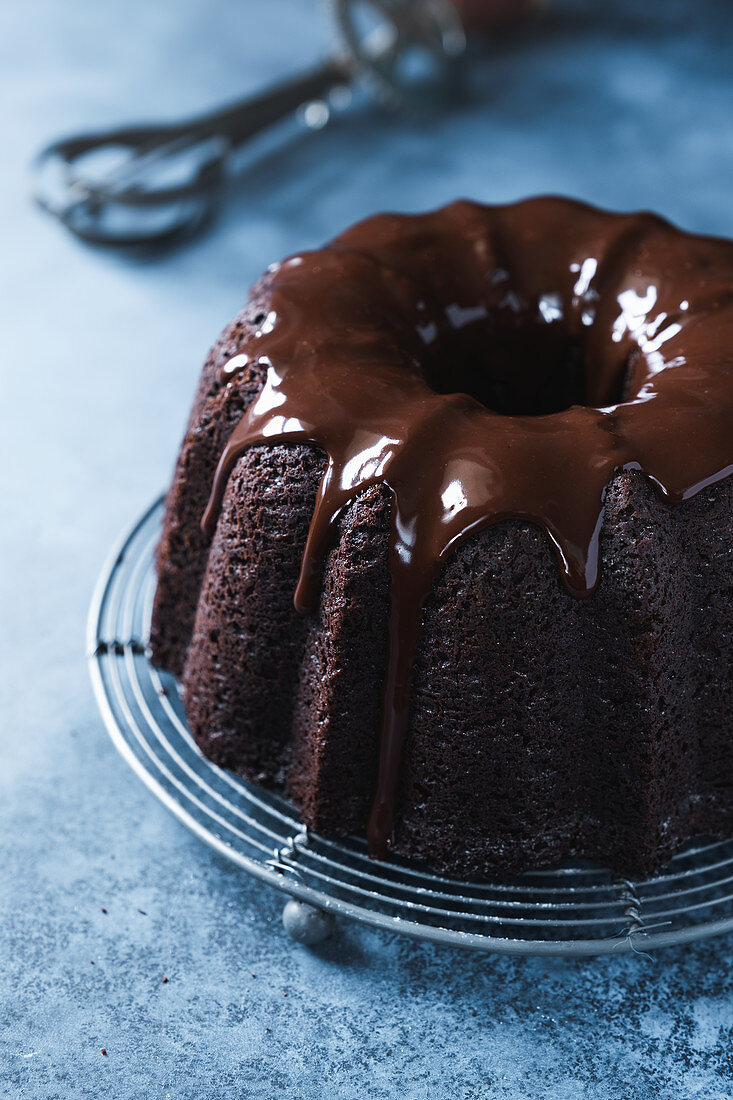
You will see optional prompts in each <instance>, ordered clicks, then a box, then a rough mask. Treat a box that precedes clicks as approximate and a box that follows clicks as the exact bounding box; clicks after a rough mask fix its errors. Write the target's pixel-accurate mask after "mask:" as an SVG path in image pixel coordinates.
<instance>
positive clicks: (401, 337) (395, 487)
mask: <svg viewBox="0 0 733 1100" xmlns="http://www.w3.org/2000/svg"><path fill="white" fill-rule="evenodd" d="M253 360H254V361H256V363H257V365H258V366H259V368H260V369H261V370H262V371H266V379H265V382H264V386H263V388H262V389H261V391H260V393H259V396H258V397H257V398H256V400H255V401H254V402H253V403H252V404H251V405H250V406H249V408H248V409H247V411H246V413H245V415H244V416H243V418H242V420H241V421H240V423H239V425H238V426H237V428H236V429H235V431H234V433H233V434H232V436H231V438H230V439H229V441H228V443H227V445H226V448H225V450H224V453H223V454H222V456H221V459H220V462H219V466H218V469H217V473H216V477H215V481H214V486H213V489H212V494H211V499H210V502H209V506H208V509H207V512H206V515H205V517H204V520H203V523H204V527H205V529H206V530H207V531H209V532H212V531H213V528H214V526H215V524H216V519H217V515H218V511H219V508H220V506H221V502H222V498H223V495H224V491H225V488H226V484H227V480H228V477H229V474H230V472H231V470H232V468H233V467H234V465H235V463H236V461H237V459H238V458H239V457H240V455H241V454H242V452H243V451H244V450H245V449H246V448H247V447H250V446H252V445H253V444H262V443H273V444H274V443H309V444H314V445H316V446H317V447H319V448H321V449H322V450H323V451H324V452H325V454H326V456H327V466H326V470H325V473H324V475H323V479H322V481H321V485H320V488H319V491H318V496H317V499H316V502H315V507H314V511H313V518H312V521H311V525H310V531H309V534H308V539H307V544H306V547H305V552H304V554H303V559H302V567H301V573H300V579H299V582H298V586H297V589H296V592H295V606H296V608H297V609H298V611H301V612H308V611H310V610H312V609H313V608H314V607H315V605H316V603H317V600H318V592H319V583H320V577H321V571H322V567H323V563H324V558H325V555H326V553H327V552H328V549H329V547H330V545H331V542H332V540H333V538H334V536H335V532H336V526H337V523H338V519H339V516H340V515H341V514H342V512H343V510H344V509H345V508H346V507H347V506H348V504H349V503H350V502H351V501H353V500H354V498H355V497H356V496H357V495H358V494H359V493H361V492H363V491H364V490H365V489H367V488H368V487H369V486H372V485H386V486H387V487H388V488H389V490H390V491H391V494H392V509H391V532H390V561H389V565H390V571H391V611H390V638H389V659H388V668H387V676H386V682H385V688H384V709H383V719H382V729H381V738H380V750H379V765H378V778H377V790H376V794H375V797H374V802H373V806H372V811H371V816H370V819H369V825H368V836H369V845H370V851H371V853H372V854H373V855H375V856H382V857H383V856H384V855H385V854H386V852H387V851H388V848H389V844H390V840H391V837H392V835H393V830H394V813H395V799H396V793H397V787H398V780H399V768H400V758H401V753H402V745H403V741H404V738H405V732H406V729H407V725H408V718H409V704H410V682H411V672H412V665H413V660H414V657H415V653H416V649H417V646H418V643H419V637H420V620H421V608H422V605H423V603H424V601H425V599H426V597H427V596H428V594H429V593H430V591H431V588H432V585H433V582H434V580H435V577H436V574H437V573H438V571H439V569H440V567H441V564H442V562H443V561H444V560H445V558H446V556H447V555H448V554H450V553H451V551H452V550H453V549H454V548H455V547H456V546H457V545H458V544H459V543H460V542H461V541H462V540H463V539H465V538H466V537H467V536H468V535H469V534H470V533H471V532H473V531H478V530H479V529H480V528H483V527H486V526H487V525H489V524H492V523H495V522H497V521H499V520H503V519H508V518H511V519H518V520H523V521H528V522H530V523H534V524H538V525H539V526H540V527H541V528H543V529H544V530H545V531H546V533H547V535H548V536H549V538H550V540H551V541H552V544H553V545H554V548H555V551H556V554H557V558H558V563H559V569H560V575H561V577H562V580H563V582H564V584H565V586H566V588H567V590H568V591H569V592H570V593H571V594H572V595H573V596H575V597H578V598H584V597H587V596H589V595H590V594H591V593H592V592H593V590H594V588H595V586H596V585H597V583H598V579H599V537H600V530H601V524H602V517H603V501H604V495H605V491H606V487H607V486H608V484H609V482H610V480H611V478H612V477H613V475H614V473H615V472H616V471H618V470H624V469H626V470H629V469H633V470H639V471H641V472H642V473H643V474H644V475H645V476H646V477H648V478H649V479H651V480H652V481H653V483H654V484H655V485H656V487H657V489H658V490H659V491H660V492H661V493H662V494H663V495H664V496H665V497H667V498H668V499H669V500H671V501H675V502H681V501H684V500H687V499H688V498H690V497H692V496H694V495H695V494H696V493H697V492H698V491H699V490H701V489H702V488H704V487H705V486H708V485H711V484H713V483H714V482H716V481H718V480H720V479H721V478H723V477H725V476H726V475H728V474H730V473H731V471H733V244H732V243H730V242H726V241H722V240H716V239H712V238H702V237H694V236H691V235H688V234H685V233H682V232H681V231H679V230H677V229H675V228H673V227H672V226H670V225H669V224H668V223H666V222H664V221H662V220H661V219H659V218H657V217H654V216H653V215H650V214H640V215H617V214H608V213H605V212H603V211H599V210H596V209H594V208H591V207H588V206H585V205H583V204H580V203H575V202H571V201H569V200H564V199H556V198H546V199H533V200H528V201H526V202H522V203H517V204H515V205H512V206H505V207H486V206H480V205H477V204H474V203H468V202H459V203H455V204H453V205H452V206H449V207H446V208H445V209H443V210H440V211H438V212H436V213H431V214H426V215H419V216H396V215H383V216H378V217H373V218H370V219H369V220H367V221H365V222H363V223H361V224H359V225H357V226H355V227H354V228H353V229H350V230H348V231H347V232H346V233H344V234H343V235H342V236H340V237H338V238H336V240H335V241H333V242H332V243H331V244H330V245H329V246H327V247H326V248H324V249H322V250H320V251H316V252H310V253H307V254H304V255H302V256H295V257H293V258H291V259H290V260H286V261H285V262H284V263H283V264H282V265H281V266H279V267H278V268H276V269H274V275H273V279H272V289H271V301H270V308H269V313H268V315H267V317H266V319H265V321H264V323H263V325H262V327H261V329H260V331H259V332H258V334H257V336H256V338H252V339H251V340H249V342H248V343H247V344H246V345H245V346H243V347H242V349H241V351H240V353H239V354H238V355H237V356H235V357H234V358H233V359H231V360H230V361H229V362H228V363H227V364H226V365H225V366H224V368H223V370H222V382H224V381H227V382H228V383H229V384H236V380H237V376H238V374H239V373H240V372H241V371H242V370H243V368H246V367H248V365H249V364H250V362H251V361H253Z"/></svg>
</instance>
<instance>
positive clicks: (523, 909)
mask: <svg viewBox="0 0 733 1100" xmlns="http://www.w3.org/2000/svg"><path fill="white" fill-rule="evenodd" d="M162 511H163V501H162V498H161V499H160V500H157V501H156V502H155V504H153V505H152V507H151V508H150V509H149V510H148V511H147V512H146V513H145V515H143V516H142V517H141V519H140V520H139V521H138V522H137V523H136V524H135V526H134V527H133V528H132V530H131V531H129V532H128V533H127V534H125V536H124V537H123V539H122V540H121V541H120V543H119V545H118V546H117V547H116V548H115V550H114V552H113V553H112V555H111V557H110V559H109V561H108V563H107V565H106V566H105V568H104V570H103V572H102V574H101V576H100V578H99V581H98V584H97V588H96V591H95V594H94V598H93V601H92V606H91V609H90V614H89V627H88V652H89V661H90V666H91V675H92V682H93V684H94V690H95V693H96V696H97V701H98V703H99V706H100V708H101V711H102V714H103V717H104V721H105V723H106V725H107V728H108V730H109V733H110V735H111V737H112V740H113V741H114V743H115V745H116V746H117V748H118V749H119V751H120V752H121V754H122V755H123V756H124V758H125V759H126V760H127V762H128V763H129V764H130V765H131V766H132V768H133V769H134V770H135V771H136V772H137V774H138V775H139V776H140V778H141V779H142V780H143V782H144V783H145V784H146V785H147V786H148V787H149V788H150V790H151V791H153V793H154V794H155V795H157V797H158V798H159V799H160V800H161V801H162V802H163V803H164V805H166V806H167V807H168V809H169V810H171V811H172V812H173V813H174V814H175V815H176V817H178V818H179V819H180V820H181V821H182V822H183V823H184V824H185V825H187V826H188V827H189V828H190V829H191V830H193V832H194V833H196V835H197V836H199V837H201V839H202V840H205V841H206V842H207V843H208V844H210V845H211V846H212V848H214V849H216V851H218V852H219V853H220V854H221V855H223V856H226V857H227V858H228V859H230V860H232V862H233V863H235V864H237V865H238V866H239V867H241V868H243V869H244V870H245V871H247V872H248V873H249V874H252V875H255V876H256V877H257V878H259V879H262V880H263V881H265V882H267V883H269V884H270V885H271V886H274V887H276V888H277V889H279V890H281V891H283V892H284V893H285V894H289V895H291V897H292V898H294V899H297V900H296V902H295V903H293V902H292V901H291V902H290V903H289V905H288V906H286V912H285V919H286V927H289V930H290V931H291V932H293V934H294V935H295V937H296V938H302V939H305V940H306V942H315V940H316V939H318V938H322V936H323V935H325V933H326V932H327V931H328V927H329V920H330V918H329V914H333V915H337V916H339V915H340V916H343V917H348V918H352V919H354V920H357V921H361V922H362V923H364V924H370V925H374V926H376V927H379V928H383V929H387V930H389V931H392V932H400V933H402V934H405V935H409V936H413V937H415V938H416V939H424V940H431V941H433V942H436V943H444V944H452V945H455V946H460V947H467V948H473V949H474V950H480V951H498V952H504V953H513V954H522V955H598V954H604V953H608V952H612V951H644V950H648V949H650V948H655V947H663V946H668V945H671V944H678V943H684V942H686V941H689V940H694V939H698V938H700V937H703V936H712V935H716V934H719V933H722V932H726V931H731V930H733V839H731V840H728V841H721V842H715V843H704V842H698V843H696V844H695V845H694V846H692V847H689V848H688V849H687V850H686V851H684V852H683V853H681V854H680V855H678V856H676V857H675V859H673V860H672V862H671V863H670V864H669V865H668V867H667V868H666V869H665V870H664V871H663V872H662V873H660V874H658V875H656V876H655V877H654V878H651V879H648V880H646V881H632V880H630V879H619V878H617V877H614V876H613V875H612V874H611V873H610V872H608V871H604V870H603V869H601V868H598V867H596V866H593V865H585V866H565V867H561V868H556V869H553V870H549V871H541V872H531V873H528V874H524V875H521V876H519V877H516V878H512V879H504V878H497V879H496V880H495V881H489V882H483V881H482V882H465V881H459V880H453V879H449V878H445V877H441V876H438V875H434V874H431V873H429V872H427V871H425V870H422V869H421V868H419V867H417V866H414V865H412V864H408V863H406V862H397V861H393V862H384V863H382V862H379V863H376V862H373V861H371V860H370V859H369V858H368V856H367V853H366V847H365V844H364V843H362V842H361V841H359V840H349V841H346V842H334V841H329V840H326V839H324V838H323V837H319V836H315V835H313V834H311V833H309V832H308V830H307V829H306V828H305V827H304V826H303V824H302V823H301V822H300V821H299V819H298V817H297V814H296V813H295V811H294V810H293V808H292V807H291V806H290V805H289V804H288V803H287V802H285V801H284V800H283V799H282V798H280V797H278V796H277V795H275V794H272V793H270V792H267V791H264V790H262V789H260V788H258V787H254V786H252V785H250V784H249V783H247V782H245V781H244V780H243V779H241V778H240V777H239V776H236V775H233V774H231V773H230V772H226V771H223V770H222V769H221V768H218V767H216V766H215V765H214V764H212V763H210V761H208V760H207V759H206V758H205V757H204V756H203V755H202V754H201V753H200V752H199V750H198V748H197V746H196V744H195V742H194V741H193V739H192V738H191V736H190V734H189V732H188V730H187V728H186V720H185V716H184V712H183V706H182V703H181V698H180V695H179V691H178V686H177V684H176V681H175V680H174V679H173V678H172V677H171V676H167V675H165V674H162V673H160V672H159V671H158V670H156V669H155V668H153V666H152V665H151V663H150V661H149V658H148V653H147V639H148V633H149V624H150V613H151V608H152V601H153V594H154V591H155V571H154V551H155V545H156V543H157V540H158V536H159V533H160V524H161V519H162ZM298 909H300V916H301V917H303V915H304V914H305V916H306V917H307V916H308V915H310V916H311V917H316V918H318V917H321V918H322V919H321V924H320V926H319V925H318V921H317V920H316V926H315V933H313V934H312V935H311V938H310V941H309V940H308V932H307V930H306V934H305V935H301V936H299V935H298V927H299V923H298V912H297V910H298ZM288 916H290V917H291V918H292V917H293V916H295V921H294V922H293V920H292V919H291V920H290V922H288V919H287V918H288ZM306 925H307V922H306ZM300 927H301V931H302V921H301V923H300ZM312 931H313V926H311V932H312Z"/></svg>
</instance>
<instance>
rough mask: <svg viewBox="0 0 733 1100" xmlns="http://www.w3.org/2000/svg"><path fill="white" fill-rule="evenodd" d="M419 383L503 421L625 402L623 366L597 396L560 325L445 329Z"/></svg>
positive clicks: (576, 347)
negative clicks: (462, 396)
mask: <svg viewBox="0 0 733 1100" xmlns="http://www.w3.org/2000/svg"><path fill="white" fill-rule="evenodd" d="M423 372H424V375H425V380H426V381H427V383H428V385H429V386H430V387H431V389H433V390H435V391H436V393H445V394H449V393H466V394H468V395H469V396H470V397H473V398H474V400H476V401H478V402H480V404H482V405H484V406H485V407H486V408H487V409H491V411H492V412H495V413H500V414H502V415H504V416H547V415H549V414H551V413H557V412H563V411H564V410H565V409H569V408H570V407H571V406H572V405H603V406H605V405H613V404H618V402H620V401H622V400H624V394H625V391H626V389H627V384H626V375H627V371H626V369H625V365H622V366H621V367H620V369H619V372H618V377H617V378H613V379H611V380H610V381H609V383H608V384H606V385H605V386H604V387H603V388H604V391H605V392H600V391H599V389H598V386H597V385H594V384H593V381H594V379H593V376H594V373H595V372H594V370H593V363H592V362H589V361H588V359H587V357H586V353H585V349H584V347H583V344H582V343H581V341H580V340H579V339H577V337H575V336H572V335H571V334H570V333H568V332H567V330H566V328H565V326H564V325H562V324H537V323H536V322H535V323H530V322H525V323H523V324H522V323H514V324H511V323H506V322H503V321H502V320H498V321H497V319H496V318H491V317H488V318H485V319H483V320H482V321H481V322H480V323H479V324H474V325H470V326H466V327H465V328H463V329H460V330H458V329H456V328H451V329H449V330H447V331H446V332H445V333H444V334H442V336H441V337H440V338H438V339H437V340H436V341H435V342H434V343H433V344H432V345H431V346H430V347H429V348H428V349H427V355H426V357H425V359H424V360H423Z"/></svg>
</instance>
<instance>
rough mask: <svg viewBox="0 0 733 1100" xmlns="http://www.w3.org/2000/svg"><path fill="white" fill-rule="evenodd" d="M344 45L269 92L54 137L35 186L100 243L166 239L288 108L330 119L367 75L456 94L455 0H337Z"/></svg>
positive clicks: (190, 223) (402, 89) (210, 197)
mask: <svg viewBox="0 0 733 1100" xmlns="http://www.w3.org/2000/svg"><path fill="white" fill-rule="evenodd" d="M330 7H331V10H332V13H333V16H334V19H335V21H336V25H337V27H338V30H339V32H340V39H341V49H340V50H339V51H338V52H337V53H336V54H334V55H333V56H332V57H329V58H327V59H326V60H325V61H324V62H323V63H322V64H321V65H319V66H318V67H317V68H315V69H312V70H310V71H308V72H305V73H302V74H300V75H298V76H295V77H293V78H292V79H290V80H287V81H284V82H283V83H280V84H277V85H276V86H275V87H273V88H271V89H270V90H268V91H265V92H263V93H261V94H259V95H255V96H252V97H249V98H247V99H244V100H241V101H239V102H237V103H233V104H231V105H230V106H227V107H224V108H220V109H217V110H215V111H212V112H210V113H208V114H205V115H201V116H199V117H197V118H191V119H186V120H184V121H183V122H178V123H173V124H156V125H142V126H124V127H120V128H119V129H115V130H110V131H106V132H104V133H97V134H81V135H77V136H74V137H69V138H65V139H62V140H60V141H56V142H54V143H53V144H51V145H49V146H47V147H46V148H45V149H44V150H43V151H42V152H41V153H40V155H39V156H38V158H37V159H36V161H35V164H34V176H35V197H36V200H37V202H38V203H39V204H40V205H41V206H42V207H43V209H44V210H46V211H48V213H50V214H52V215H54V217H56V218H58V219H59V221H61V222H62V223H63V224H64V225H65V226H66V227H67V228H68V229H69V230H71V232H73V233H74V234H76V236H78V237H81V238H82V239H83V240H85V241H89V242H91V243H94V244H101V245H111V246H117V247H142V246H147V247H153V248H154V247H161V246H165V245H167V244H170V243H173V242H175V241H177V240H178V239H180V238H182V237H184V236H188V235H190V234H192V233H193V232H195V231H196V230H198V229H199V228H200V227H201V226H202V225H203V224H204V223H205V222H206V221H207V220H208V219H209V218H210V217H211V215H212V214H213V213H214V211H215V209H216V207H217V205H218V203H219V202H220V200H221V197H222V191H223V188H224V185H225V183H226V182H227V180H228V179H229V178H230V176H231V173H232V161H233V156H234V154H235V152H236V151H237V150H238V149H240V148H241V147H242V146H243V145H244V144H245V143H246V142H248V141H249V140H250V139H251V138H253V137H254V136H255V135H258V134H261V133H262V132H263V131H265V130H267V129H269V128H270V127H272V126H273V125H274V124H275V123H277V122H280V121H281V120H283V119H286V118H288V117H295V118H297V119H298V120H299V121H300V122H301V123H302V124H304V125H305V126H306V127H311V128H320V127H321V126H322V125H324V124H325V123H326V122H327V121H328V119H329V118H330V117H331V114H332V112H333V111H334V110H338V109H339V107H340V106H341V105H344V104H346V103H348V101H349V99H350V96H349V93H348V89H349V88H350V86H351V85H352V84H353V82H354V81H357V80H360V81H363V82H364V83H365V84H366V85H367V86H368V87H369V88H370V89H371V90H372V91H373V92H374V93H375V94H376V95H377V96H378V97H379V98H381V99H382V100H383V101H385V102H387V103H388V104H390V105H393V106H396V107H407V108H411V107H418V106H419V107H421V108H424V107H425V106H426V105H428V106H430V105H437V104H438V103H440V102H441V101H443V100H445V99H446V97H447V96H449V95H450V92H451V90H452V88H453V87H454V84H455V80H456V75H457V63H458V61H459V59H460V58H461V56H462V55H463V53H464V50H465V46H466V39H465V34H464V30H463V26H462V23H461V20H460V17H459V15H458V13H457V11H456V9H455V7H454V6H453V4H452V3H451V2H450V0H332V2H331V3H330Z"/></svg>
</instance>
